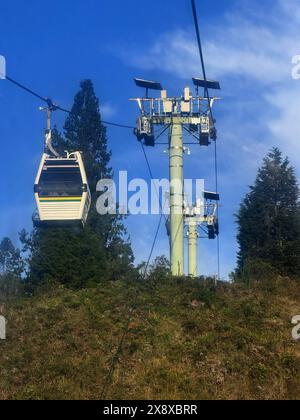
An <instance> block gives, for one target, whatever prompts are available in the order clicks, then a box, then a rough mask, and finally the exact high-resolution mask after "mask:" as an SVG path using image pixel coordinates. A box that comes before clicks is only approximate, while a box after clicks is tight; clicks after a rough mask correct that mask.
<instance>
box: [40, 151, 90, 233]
mask: <svg viewBox="0 0 300 420" xmlns="http://www.w3.org/2000/svg"><path fill="white" fill-rule="evenodd" d="M34 194H35V199H36V204H37V217H36V218H35V219H34V223H35V225H36V226H41V225H51V226H53V225H65V224H67V225H69V224H72V225H73V224H76V223H78V224H82V225H85V223H86V220H87V217H88V213H89V209H90V206H91V194H90V190H89V187H88V181H87V176H86V172H85V168H84V164H83V161H82V156H81V153H80V152H75V153H70V154H69V153H67V155H66V157H58V156H51V155H49V154H47V153H44V154H43V157H42V160H41V163H40V167H39V170H38V174H37V177H36V181H35V186H34Z"/></svg>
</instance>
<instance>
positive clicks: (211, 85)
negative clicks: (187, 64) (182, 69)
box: [193, 77, 221, 90]
mask: <svg viewBox="0 0 300 420" xmlns="http://www.w3.org/2000/svg"><path fill="white" fill-rule="evenodd" d="M193 82H194V85H195V86H198V87H203V88H204V89H214V90H220V89H221V86H220V83H219V82H216V81H213V80H206V81H205V80H203V79H199V78H198V77H194V78H193Z"/></svg>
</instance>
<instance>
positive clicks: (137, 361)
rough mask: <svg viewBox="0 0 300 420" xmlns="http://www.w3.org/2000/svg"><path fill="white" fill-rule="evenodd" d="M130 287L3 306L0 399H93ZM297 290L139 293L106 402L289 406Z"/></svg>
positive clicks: (299, 368)
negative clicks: (280, 402)
mask: <svg viewBox="0 0 300 420" xmlns="http://www.w3.org/2000/svg"><path fill="white" fill-rule="evenodd" d="M135 297H136V286H135V285H134V284H131V285H128V284H124V283H121V282H119V283H112V284H105V285H103V286H102V287H99V288H98V289H96V290H95V289H93V290H83V291H80V292H72V291H68V290H64V289H58V290H56V291H55V292H51V293H48V294H47V295H45V294H44V295H40V296H37V297H34V298H31V299H23V300H20V301H15V302H13V301H12V302H9V303H7V304H6V307H5V315H6V317H7V319H8V339H7V341H6V342H0V349H1V351H0V365H1V375H0V398H1V399H16V398H18V399H99V398H100V395H101V390H102V386H103V383H104V379H105V375H106V374H107V370H108V368H109V364H110V362H111V358H112V355H113V353H114V351H115V349H116V345H117V343H118V341H119V339H120V337H121V336H122V333H123V329H124V325H126V316H127V313H128V309H129V308H130V305H131V304H132V302H133V301H135V300H136V299H135ZM296 314H300V285H299V284H296V283H293V282H291V281H289V280H283V279H281V280H280V281H278V284H277V285H276V287H274V288H270V287H267V286H265V287H264V288H263V289H261V288H257V289H254V290H251V291H250V290H246V289H242V288H241V287H237V286H225V285H220V286H219V287H218V290H217V291H215V290H213V288H212V287H210V286H209V285H208V284H206V285H203V284H202V285H201V284H200V283H199V282H193V281H190V280H188V281H187V280H178V281H175V280H164V281H163V282H160V283H156V284H155V283H150V284H148V285H144V286H143V287H140V288H139V293H138V297H137V300H136V309H135V312H134V316H133V319H132V321H131V323H130V331H129V335H128V338H127V340H126V341H125V345H124V349H123V353H122V355H121V357H120V360H119V364H118V365H117V368H116V370H115V372H114V376H113V383H112V386H111V387H110V388H109V390H108V393H107V395H106V397H107V398H113V399H250V398H255V399H277V398H280V399H297V398H299V395H300V342H299V343H295V342H293V341H292V339H291V329H292V326H291V318H292V317H293V316H294V315H296Z"/></svg>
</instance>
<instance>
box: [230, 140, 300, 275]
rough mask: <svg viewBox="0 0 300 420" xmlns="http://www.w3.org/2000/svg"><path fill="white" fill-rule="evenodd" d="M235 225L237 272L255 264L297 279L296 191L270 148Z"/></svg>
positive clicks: (287, 168) (299, 222)
mask: <svg viewBox="0 0 300 420" xmlns="http://www.w3.org/2000/svg"><path fill="white" fill-rule="evenodd" d="M237 222H238V243H239V254H238V272H239V274H241V273H242V272H243V269H244V267H245V265H246V264H247V262H249V261H253V260H259V261H261V262H263V263H267V264H269V265H271V266H272V267H274V268H275V269H276V270H277V271H278V272H279V273H281V274H282V275H288V276H297V275H300V205H299V187H298V183H297V179H296V176H295V171H294V169H293V168H292V167H291V165H290V163H289V160H288V159H287V158H286V159H284V158H283V156H282V153H281V152H280V150H278V149H277V148H274V149H273V150H272V151H271V152H270V153H269V154H268V155H267V157H266V158H265V159H264V163H263V166H262V168H261V169H259V171H258V175H257V178H256V181H255V184H254V186H253V187H250V192H249V193H248V194H247V196H246V198H245V199H244V200H243V202H242V204H241V207H240V210H239V213H238V215H237Z"/></svg>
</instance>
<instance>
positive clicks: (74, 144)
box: [22, 80, 133, 287]
mask: <svg viewBox="0 0 300 420" xmlns="http://www.w3.org/2000/svg"><path fill="white" fill-rule="evenodd" d="M53 137H54V141H53V144H54V147H55V148H56V149H57V150H58V151H59V152H60V154H61V155H63V154H64V152H65V151H68V152H75V151H80V152H82V155H83V160H84V164H85V168H86V172H87V177H88V182H89V187H90V190H91V195H92V206H91V211H90V214H89V217H88V222H87V225H86V226H85V228H84V230H83V231H78V230H77V231H76V230H71V229H62V228H60V229H59V228H56V229H47V230H45V229H40V228H39V229H36V230H35V231H34V233H33V235H31V236H28V234H25V233H23V235H22V241H23V244H24V246H25V248H26V249H27V250H29V251H30V253H31V258H30V261H29V268H30V270H29V271H30V283H31V285H32V286H33V287H35V286H36V285H37V284H40V283H44V282H51V281H54V282H60V283H63V284H65V285H68V286H71V287H86V286H88V285H92V284H95V283H97V282H100V281H101V280H103V279H104V278H105V279H112V278H118V277H119V276H120V275H123V274H124V273H126V272H128V270H130V269H131V268H132V262H133V255H132V250H131V246H130V244H129V242H128V241H126V240H125V239H124V238H125V236H126V230H125V228H124V225H123V223H122V219H121V218H120V217H119V216H117V215H116V216H111V215H107V216H100V215H99V214H98V213H97V210H96V201H97V199H98V195H97V192H96V185H97V183H98V181H99V180H101V179H103V178H106V179H107V178H109V179H110V178H112V177H113V172H112V169H111V168H110V166H109V162H110V158H111V153H110V152H109V151H108V148H107V132H106V127H105V126H104V125H103V124H102V122H101V113H100V107H99V100H98V99H97V97H96V95H95V92H94V88H93V84H92V82H91V81H90V80H85V81H83V82H82V83H81V85H80V91H79V92H78V93H77V95H76V96H75V99H74V105H73V107H72V109H71V112H70V114H69V116H68V117H67V119H66V122H65V126H64V132H63V134H61V133H60V132H59V131H58V130H57V129H55V130H54V131H53Z"/></svg>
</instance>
